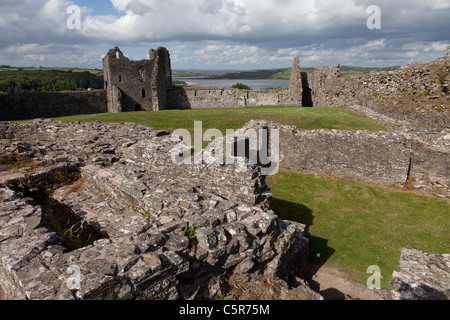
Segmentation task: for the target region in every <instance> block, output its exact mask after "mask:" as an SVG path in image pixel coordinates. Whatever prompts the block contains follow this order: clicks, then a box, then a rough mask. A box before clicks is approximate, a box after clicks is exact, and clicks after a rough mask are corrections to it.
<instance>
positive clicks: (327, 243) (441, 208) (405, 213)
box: [268, 172, 450, 289]
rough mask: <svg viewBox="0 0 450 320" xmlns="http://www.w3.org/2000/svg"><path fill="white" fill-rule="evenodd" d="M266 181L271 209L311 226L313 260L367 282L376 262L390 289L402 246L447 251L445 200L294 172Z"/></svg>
mask: <svg viewBox="0 0 450 320" xmlns="http://www.w3.org/2000/svg"><path fill="white" fill-rule="evenodd" d="M268 184H269V186H270V188H271V191H272V193H273V197H272V199H271V201H272V209H273V210H274V211H275V212H276V213H277V214H278V215H279V216H280V217H281V218H282V219H286V220H292V221H297V222H300V223H303V224H305V225H307V234H306V236H307V238H309V239H310V261H311V262H312V263H319V264H322V263H325V262H326V263H331V264H335V265H339V266H341V267H344V268H345V269H346V270H347V271H348V273H349V275H350V276H351V277H352V278H354V279H355V280H357V281H360V282H362V283H364V284H365V283H366V281H367V278H368V277H369V276H370V275H369V274H366V270H367V268H368V267H369V266H371V265H377V266H379V267H380V269H381V275H382V277H383V278H382V287H383V288H384V289H387V286H388V283H389V281H390V279H391V277H392V272H393V271H394V270H397V268H398V262H399V258H400V251H401V249H402V248H410V249H418V250H425V251H428V252H438V253H448V252H449V249H450V247H449V246H450V233H449V230H450V219H449V218H450V205H449V202H448V201H447V200H441V199H435V198H431V197H426V196H419V195H415V194H411V193H406V192H402V191H396V190H391V189H387V188H380V187H378V186H370V185H366V184H362V183H358V182H350V181H345V180H341V179H336V178H320V177H315V176H312V175H304V174H298V173H294V172H280V173H279V174H278V175H277V176H273V177H268ZM317 254H320V257H317Z"/></svg>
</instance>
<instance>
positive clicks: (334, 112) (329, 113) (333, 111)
mask: <svg viewBox="0 0 450 320" xmlns="http://www.w3.org/2000/svg"><path fill="white" fill-rule="evenodd" d="M56 119H57V120H63V121H81V122H94V121H102V122H113V123H124V122H135V123H138V124H141V125H145V126H148V127H152V128H155V129H157V130H160V129H169V128H170V129H188V130H190V131H191V133H193V130H194V121H202V122H203V129H204V130H207V129H219V130H220V131H221V132H222V133H224V134H225V132H226V129H238V128H241V127H242V126H243V125H244V124H245V123H247V122H248V121H250V120H252V119H253V120H269V121H274V122H278V123H283V124H288V125H294V126H297V127H298V128H301V129H308V130H310V129H319V128H326V129H341V130H369V131H380V130H386V128H385V127H383V126H381V125H379V124H377V123H375V122H373V121H371V120H369V119H366V118H364V117H362V116H359V115H357V114H354V113H351V112H349V111H346V110H343V109H338V108H300V107H295V106H283V107H281V106H264V107H246V108H235V109H204V110H166V111H159V112H145V111H143V112H127V113H116V114H112V113H105V114H93V115H77V116H70V117H62V118H56Z"/></svg>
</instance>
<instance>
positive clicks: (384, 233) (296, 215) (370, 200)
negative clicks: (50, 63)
mask: <svg viewBox="0 0 450 320" xmlns="http://www.w3.org/2000/svg"><path fill="white" fill-rule="evenodd" d="M57 119H58V120H65V121H81V122H92V121H103V122H116V123H117V122H119V123H124V122H135V123H138V124H142V125H145V126H150V127H153V128H155V129H165V128H171V129H178V128H186V129H188V130H190V131H191V132H193V126H194V121H196V120H201V121H203V130H207V129H210V128H217V129H219V130H221V132H223V133H225V130H226V129H237V128H240V127H242V126H243V125H244V124H245V123H246V122H248V121H249V120H251V119H255V120H256V119H260V120H270V121H275V122H279V123H283V124H288V125H295V126H297V127H299V128H302V129H320V128H329V129H343V130H369V131H379V130H386V128H384V127H383V126H381V125H379V124H376V123H374V122H372V121H370V120H368V119H366V118H363V117H361V116H358V115H355V114H353V113H350V112H348V111H345V110H342V109H336V108H299V107H279V106H277V107H274V106H266V107H251V108H238V109H215V110H169V111H161V112H131V113H119V114H96V115H79V116H72V117H63V118H57ZM268 184H269V186H270V188H271V189H272V192H273V197H272V200H271V201H272V208H273V209H274V211H275V212H276V213H277V214H279V215H280V217H281V218H283V219H288V220H294V221H298V222H301V223H303V224H306V225H307V226H308V232H307V237H308V238H309V239H310V260H311V262H313V263H331V264H336V265H339V266H341V267H344V268H345V269H346V270H347V271H348V273H349V275H350V276H352V277H353V278H354V279H355V280H358V281H360V282H362V283H365V282H366V280H367V278H368V277H369V275H368V274H366V273H365V272H366V270H367V267H369V266H370V265H378V266H379V267H380V268H381V272H382V276H383V279H382V285H383V288H385V289H386V288H387V285H388V282H389V280H390V278H391V275H392V271H393V270H396V269H397V267H398V259H399V256H400V250H401V248H403V247H406V248H413V249H420V250H426V251H431V252H440V253H448V252H449V243H450V237H449V233H448V230H449V229H450V225H449V217H450V206H449V203H448V201H447V200H439V199H434V198H430V197H424V196H418V195H415V194H411V193H405V192H401V191H396V190H390V189H385V188H380V187H376V186H370V185H365V184H362V183H355V182H349V181H345V180H340V179H335V178H318V177H314V176H311V175H303V174H298V173H290V172H280V173H279V174H278V175H276V176H273V177H269V178H268ZM318 253H320V258H318V257H317V254H318Z"/></svg>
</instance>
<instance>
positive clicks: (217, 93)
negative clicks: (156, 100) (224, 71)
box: [167, 87, 302, 109]
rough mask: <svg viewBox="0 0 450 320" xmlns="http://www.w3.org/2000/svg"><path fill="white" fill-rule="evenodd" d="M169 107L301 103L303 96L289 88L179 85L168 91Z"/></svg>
mask: <svg viewBox="0 0 450 320" xmlns="http://www.w3.org/2000/svg"><path fill="white" fill-rule="evenodd" d="M167 93H168V101H169V102H168V104H169V109H220V108H238V107H254V106H265V105H275V106H277V105H299V104H300V103H301V101H302V98H301V96H299V95H297V96H295V95H291V92H290V91H289V90H288V89H287V88H284V89H280V90H240V89H232V88H219V87H177V88H174V89H172V90H169V91H168V92H167Z"/></svg>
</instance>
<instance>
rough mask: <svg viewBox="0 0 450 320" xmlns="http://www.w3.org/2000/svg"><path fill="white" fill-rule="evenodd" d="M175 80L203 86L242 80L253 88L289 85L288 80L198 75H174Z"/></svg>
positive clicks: (218, 85)
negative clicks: (224, 78) (201, 76)
mask: <svg viewBox="0 0 450 320" xmlns="http://www.w3.org/2000/svg"><path fill="white" fill-rule="evenodd" d="M173 79H174V80H180V81H184V82H186V83H188V84H194V83H196V84H199V85H200V86H203V87H231V86H232V85H234V84H236V83H238V82H240V83H243V84H246V85H248V86H249V87H250V88H252V89H253V90H259V89H266V88H278V87H288V86H289V81H288V80H241V79H233V80H211V79H203V78H197V77H186V78H185V77H174V78H173Z"/></svg>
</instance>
